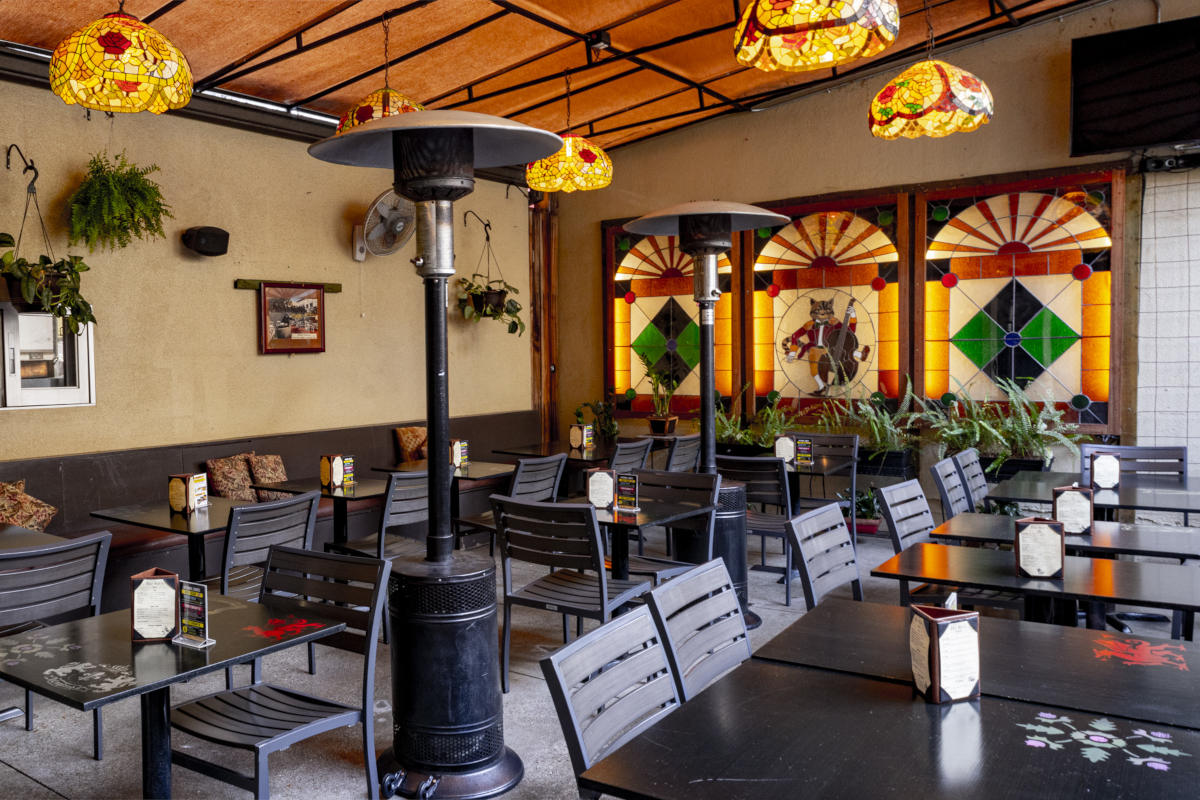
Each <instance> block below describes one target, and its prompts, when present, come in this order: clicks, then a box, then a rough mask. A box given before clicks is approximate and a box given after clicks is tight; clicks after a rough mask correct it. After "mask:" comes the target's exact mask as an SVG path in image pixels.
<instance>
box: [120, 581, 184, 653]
mask: <svg viewBox="0 0 1200 800" xmlns="http://www.w3.org/2000/svg"><path fill="white" fill-rule="evenodd" d="M129 587H130V597H131V598H132V604H131V606H130V609H129V616H130V619H129V629H130V635H129V638H130V641H133V642H166V641H169V640H171V639H173V638H175V636H176V635H178V634H179V576H178V575H176V574H175V573H174V572H168V571H167V570H165V569H160V568H159V567H152V568H150V569H148V570H146V571H145V572H139V573H137V574H136V575H130V576H129Z"/></svg>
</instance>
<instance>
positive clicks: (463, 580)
mask: <svg viewBox="0 0 1200 800" xmlns="http://www.w3.org/2000/svg"><path fill="white" fill-rule="evenodd" d="M561 147H562V140H561V139H560V138H559V137H558V136H556V135H555V134H553V133H549V132H548V131H542V130H538V129H537V128H531V127H529V126H528V125H523V124H521V123H519V122H513V121H511V120H506V119H503V118H501V117H493V116H490V115H486V114H475V113H472V112H467V111H413V112H410V113H407V114H399V115H396V116H390V117H384V118H382V119H378V120H372V121H370V122H367V123H364V124H362V125H358V126H356V127H354V128H351V129H350V130H348V131H346V132H344V133H342V134H340V135H336V136H332V137H330V138H328V139H323V140H321V141H319V142H316V143H314V144H312V145H310V146H309V148H308V152H309V154H310V155H312V156H314V157H315V158H319V159H321V160H322V161H330V162H333V163H335V164H347V165H350V166H359V167H390V168H391V169H392V171H393V176H394V186H395V189H396V192H397V193H399V194H400V195H401V196H403V197H406V198H408V199H409V200H411V201H413V203H415V204H416V217H417V223H416V225H417V231H416V233H417V257H416V258H414V259H413V264H414V265H415V266H416V268H417V274H418V275H420V276H421V278H422V280H423V281H424V284H425V403H426V415H427V422H426V425H427V432H428V437H429V440H428V441H429V444H428V447H429V453H430V457H429V534H428V538H427V540H426V556H425V558H424V560H422V559H420V558H418V557H415V556H414V557H410V558H396V559H395V560H394V561H393V564H392V576H391V579H390V581H389V586H388V607H389V611H390V614H391V626H392V627H391V635H392V636H391V641H392V647H391V653H392V705H393V712H392V713H393V725H392V747H391V749H389V750H387V751H385V752H384V753H383V755H381V756H380V757H379V775H380V780H379V782H380V790H381V792H382V794H383V796H384V797H392V796H393V795H395V794H400V795H402V796H404V797H421V798H438V799H439V800H441V799H442V798H484V797H492V796H494V795H497V794H500V793H502V792H505V791H507V790H509V789H511V788H512V787H513V786H515V785H517V783H519V782H520V780H521V777H522V776H523V775H524V767H523V766H522V764H521V759H520V758H519V757H518V756H517V754H516V753H514V752H513V751H512V750H510V749H509V748H507V747H506V746H505V745H504V727H503V725H504V708H503V702H502V697H501V694H500V678H499V654H498V638H499V628H498V626H497V621H496V564H495V561H493V560H492V559H491V558H490V557H488V556H479V555H475V554H473V553H469V552H465V551H455V550H454V536H453V534H452V532H451V528H450V485H451V478H452V475H451V466H450V456H449V453H450V400H449V382H448V377H447V364H446V361H447V358H446V301H447V281H448V280H449V278H450V277H451V276H452V275H453V274H454V233H453V228H454V226H453V220H454V201H455V200H457V199H459V198H461V197H465V196H466V195H468V194H470V193H471V192H472V191H473V190H474V188H475V169H476V168H483V167H499V166H507V165H511V164H525V163H527V162H530V161H536V160H538V159H539V158H543V157H545V156H548V155H550V154H551V153H554V152H557V151H558V150H559V149H560V148H561Z"/></svg>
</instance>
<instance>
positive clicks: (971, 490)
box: [951, 447, 988, 511]
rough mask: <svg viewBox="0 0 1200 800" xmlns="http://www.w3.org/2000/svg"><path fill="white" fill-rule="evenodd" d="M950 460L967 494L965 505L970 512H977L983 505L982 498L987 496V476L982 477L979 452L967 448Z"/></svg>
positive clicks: (972, 448)
mask: <svg viewBox="0 0 1200 800" xmlns="http://www.w3.org/2000/svg"><path fill="white" fill-rule="evenodd" d="M951 458H953V459H954V468H955V469H956V470H958V478H959V480H960V481H962V485H963V489H964V490H965V491H966V493H967V505H969V506H970V507H971V510H972V511H975V510H978V509H979V508H980V507H981V506H982V505H983V500H984V498H985V497H987V496H988V485H987V476H986V475H984V472H983V464H981V463H980V461H979V451H978V450H976V449H975V448H974V447H968V448H967V449H966V450H963V451H962V452H959V453H955V454H954V455H953V456H952V457H951Z"/></svg>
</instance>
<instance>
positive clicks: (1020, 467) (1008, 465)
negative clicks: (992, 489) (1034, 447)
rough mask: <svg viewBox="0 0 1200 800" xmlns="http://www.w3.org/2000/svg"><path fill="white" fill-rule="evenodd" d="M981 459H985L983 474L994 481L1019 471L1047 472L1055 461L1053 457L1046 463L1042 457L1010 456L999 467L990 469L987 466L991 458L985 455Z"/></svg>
mask: <svg viewBox="0 0 1200 800" xmlns="http://www.w3.org/2000/svg"><path fill="white" fill-rule="evenodd" d="M980 460H981V461H983V468H984V473H983V474H984V475H986V476H987V479H988V480H989V481H991V482H993V483H999V482H1000V481H1004V480H1008V479H1009V478H1011V477H1013V476H1014V475H1016V474H1017V473H1018V472H1046V471H1048V470H1049V469H1050V464H1053V463H1054V459H1053V458H1051V459H1050V464H1046V463H1045V462H1043V461H1042V459H1040V458H1008V459H1005V461H1004V463H1003V464H1001V465H1000V467H999V469H997V470H995V471H989V470H988V469H987V466H988V464H990V463H991V459H988V458H986V457H985V458H983V459H980Z"/></svg>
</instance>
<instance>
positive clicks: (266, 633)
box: [242, 615, 324, 642]
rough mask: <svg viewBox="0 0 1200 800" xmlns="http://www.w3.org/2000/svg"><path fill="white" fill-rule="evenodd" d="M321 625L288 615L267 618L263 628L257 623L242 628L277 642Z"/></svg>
mask: <svg viewBox="0 0 1200 800" xmlns="http://www.w3.org/2000/svg"><path fill="white" fill-rule="evenodd" d="M322 627H324V626H323V625H322V624H321V623H319V622H309V621H308V620H306V619H297V618H296V617H293V616H290V615H289V616H288V618H287V619H272V620H268V621H267V627H265V628H263V627H260V626H258V625H247V626H246V627H244V628H242V630H244V631H250V633H252V634H254V635H255V636H261V637H263V638H264V639H274V640H275V641H277V642H278V641H280V640H282V639H283V637H285V636H296V635H297V634H300V633H303V632H304V631H306V630H308V629H309V628H322Z"/></svg>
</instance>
